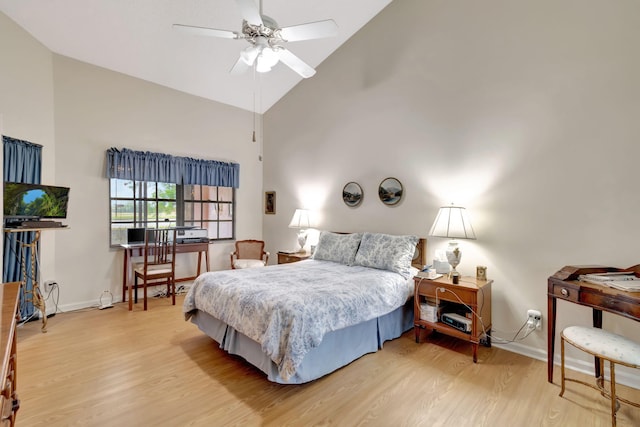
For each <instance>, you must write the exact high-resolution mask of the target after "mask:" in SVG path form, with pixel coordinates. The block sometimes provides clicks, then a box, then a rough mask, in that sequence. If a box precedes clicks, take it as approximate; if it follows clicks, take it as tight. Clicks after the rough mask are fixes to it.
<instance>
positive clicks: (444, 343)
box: [17, 297, 640, 427]
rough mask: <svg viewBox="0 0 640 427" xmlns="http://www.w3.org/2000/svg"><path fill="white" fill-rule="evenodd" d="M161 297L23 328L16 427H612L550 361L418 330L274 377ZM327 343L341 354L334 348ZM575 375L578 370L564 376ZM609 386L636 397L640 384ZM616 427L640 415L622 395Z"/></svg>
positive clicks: (593, 398)
mask: <svg viewBox="0 0 640 427" xmlns="http://www.w3.org/2000/svg"><path fill="white" fill-rule="evenodd" d="M181 303H182V298H181V297H179V298H178V301H177V305H176V306H171V305H170V303H169V301H168V300H167V299H155V298H154V299H151V301H150V305H149V310H148V311H147V312H143V311H142V310H141V307H136V309H135V310H134V311H133V312H129V311H128V310H127V305H126V304H116V306H115V307H114V308H112V309H109V310H102V311H100V310H85V311H79V312H73V313H58V314H56V316H55V317H53V318H51V319H49V324H48V332H47V333H45V334H43V333H41V332H40V325H39V324H38V323H37V322H32V323H28V324H26V325H23V326H21V327H20V328H19V329H18V393H19V396H20V399H21V408H20V410H19V411H18V418H17V422H18V425H19V426H20V425H23V426H96V427H102V426H329V425H330V426H391V425H393V426H397V425H399V426H453V425H455V426H580V427H587V426H608V425H610V418H609V405H608V401H607V400H606V399H605V398H603V397H602V396H600V395H599V394H598V393H597V392H595V391H594V390H591V389H588V388H586V387H583V386H579V385H577V384H571V383H570V384H568V386H567V392H566V393H565V396H564V397H563V398H561V397H559V396H558V393H559V391H560V387H559V385H558V381H559V376H560V375H559V370H557V372H556V378H557V379H556V384H549V383H547V381H546V365H545V363H543V362H540V361H537V360H533V359H530V358H527V357H524V356H520V355H517V354H515V353H511V352H508V351H505V350H501V349H498V348H495V347H494V348H485V347H481V348H480V349H479V354H478V357H479V363H477V364H474V363H473V362H472V360H471V348H470V346H469V345H468V344H467V343H464V342H462V341H460V340H455V339H452V338H449V337H445V336H442V335H437V336H433V335H432V336H426V335H424V336H423V337H422V340H421V343H420V344H416V343H415V341H414V338H413V331H409V332H408V333H406V334H404V335H403V336H402V337H400V338H398V339H396V340H393V341H390V342H387V343H385V345H384V349H383V350H381V351H379V352H377V353H374V354H369V355H366V356H363V357H362V358H360V359H358V360H356V361H354V362H353V363H351V364H350V365H348V366H346V367H344V368H342V369H340V370H338V371H336V372H334V373H332V374H330V375H328V376H325V377H323V378H321V379H319V380H316V381H313V382H311V383H307V384H303V385H280V384H274V383H271V382H269V381H267V379H266V377H265V375H264V374H262V373H261V372H260V371H258V370H257V369H256V368H254V367H252V366H251V365H249V364H248V363H246V362H245V361H244V360H242V359H241V358H238V357H235V356H231V355H228V354H227V353H226V352H224V351H222V350H220V349H219V348H218V347H217V343H215V342H214V341H213V340H211V339H210V338H208V337H206V336H205V335H204V334H202V333H201V332H200V331H199V330H198V328H197V327H196V326H195V325H193V324H191V323H190V322H185V320H184V317H183V315H182V311H181ZM139 306H141V304H139ZM336 351H339V349H337V350H336ZM571 374H572V375H574V376H582V377H583V379H587V378H588V377H587V376H586V375H581V374H579V373H575V372H571ZM618 392H619V393H620V394H623V393H624V394H623V395H625V397H628V398H631V399H632V400H636V401H640V391H638V390H633V389H629V388H628V387H623V386H619V390H618ZM618 425H619V426H637V425H640V410H639V409H637V408H633V407H630V406H628V405H622V407H621V409H620V411H619V413H618Z"/></svg>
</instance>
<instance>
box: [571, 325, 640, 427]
mask: <svg viewBox="0 0 640 427" xmlns="http://www.w3.org/2000/svg"><path fill="white" fill-rule="evenodd" d="M565 341H566V342H568V343H569V344H571V345H572V346H574V347H575V348H577V349H579V350H582V351H584V352H585V353H589V354H591V355H592V356H594V357H597V358H598V359H599V362H600V377H599V378H597V379H596V383H595V384H592V383H587V382H584V381H581V380H578V379H575V378H567V377H566V376H565V369H564V343H565ZM560 349H561V373H562V389H561V390H560V396H562V395H563V394H564V392H565V381H571V382H575V383H579V384H583V385H586V386H587V387H591V388H593V389H595V390H598V391H599V392H600V393H601V394H602V395H603V396H605V397H608V398H610V399H611V425H612V426H615V425H616V412H617V410H618V407H619V406H620V404H619V402H624V403H626V404H629V405H632V406H635V407H640V403H635V402H631V401H629V400H627V399H623V398H621V397H619V396H617V395H616V375H615V365H623V366H628V367H630V368H640V344H638V343H636V342H634V341H631V340H630V339H628V338H625V337H623V336H621V335H618V334H614V333H611V332H607V331H603V330H602V329H599V328H592V327H585V326H569V327H567V328H565V329H564V330H563V331H562V334H561V340H560ZM605 360H607V361H609V375H610V378H609V390H608V391H607V390H606V389H605V386H604V383H605V379H604V361H605Z"/></svg>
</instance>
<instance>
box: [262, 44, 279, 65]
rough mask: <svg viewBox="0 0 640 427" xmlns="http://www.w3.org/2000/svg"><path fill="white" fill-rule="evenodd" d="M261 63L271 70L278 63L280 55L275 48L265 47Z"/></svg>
mask: <svg viewBox="0 0 640 427" xmlns="http://www.w3.org/2000/svg"><path fill="white" fill-rule="evenodd" d="M260 62H264V63H266V64H265V65H266V66H267V67H269V68H271V67H273V66H274V65H276V64H277V63H278V54H277V53H276V52H275V50H274V49H273V48H271V47H265V48H264V49H262V52H261V53H260Z"/></svg>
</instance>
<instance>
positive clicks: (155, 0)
mask: <svg viewBox="0 0 640 427" xmlns="http://www.w3.org/2000/svg"><path fill="white" fill-rule="evenodd" d="M390 2H391V0H349V1H341V0H315V1H313V0H296V1H291V0H289V1H285V0H264V2H262V8H263V14H264V15H267V16H270V17H272V18H274V19H275V20H276V21H277V23H278V24H279V25H280V26H281V27H285V26H291V25H296V24H301V23H306V22H313V21H319V20H324V19H333V20H334V21H335V22H336V23H337V24H338V28H339V30H338V35H337V36H335V37H330V38H325V39H319V40H306V41H299V42H290V43H288V44H287V48H288V49H289V50H290V51H291V52H293V53H294V54H295V55H297V56H298V57H299V58H300V59H302V60H303V61H304V62H306V63H307V64H309V65H310V66H312V67H314V68H315V67H317V66H318V65H319V64H320V63H321V62H322V61H323V60H324V59H325V58H327V57H328V56H329V55H331V53H332V52H334V51H335V50H336V49H337V48H338V47H339V46H340V45H342V43H344V42H345V41H346V40H347V39H348V38H349V37H351V36H352V35H353V34H354V33H355V32H357V31H358V30H359V29H360V28H362V26H364V25H365V24H366V23H367V22H368V21H369V20H370V19H371V18H373V17H374V16H375V15H376V14H378V12H380V11H381V10H382V9H383V8H384V7H385V6H387V5H388V4H389V3H390ZM256 4H258V0H256ZM0 11H1V12H3V13H4V14H6V15H7V16H9V17H10V18H11V19H12V20H13V21H15V22H16V23H17V24H18V25H20V26H21V27H22V28H24V29H25V30H26V31H28V32H29V33H30V34H31V35H32V36H33V37H34V38H35V39H37V40H38V41H39V42H40V43H42V44H43V45H44V46H46V47H47V48H48V49H50V50H51V51H52V52H54V53H57V54H60V55H64V56H67V57H70V58H73V59H77V60H80V61H83V62H87V63H89V64H93V65H96V66H99V67H103V68H106V69H109V70H113V71H116V72H120V73H123V74H126V75H129V76H133V77H137V78H140V79H143V80H147V81H150V82H153V83H157V84H159V85H162V86H166V87H169V88H172V89H176V90H179V91H182V92H186V93H189V94H192V95H196V96H200V97H203V98H207V99H210V100H213V101H217V102H221V103H224V104H229V105H232V106H235V107H239V108H243V109H246V110H249V111H253V110H254V109H255V110H256V111H257V112H259V113H262V112H265V111H267V110H268V109H269V108H270V107H271V106H272V105H273V104H275V103H276V102H277V101H278V100H279V99H280V98H282V97H283V96H284V95H285V94H286V93H287V92H288V91H289V90H291V88H293V87H294V86H295V85H296V84H298V83H299V82H300V81H301V80H302V78H301V77H300V76H299V75H298V74H296V73H295V72H293V71H292V70H291V69H289V68H288V67H286V66H285V65H283V64H278V65H277V66H276V67H274V68H273V69H272V70H271V71H270V72H269V73H264V74H262V73H254V72H252V71H251V70H250V71H249V72H247V73H244V74H242V75H231V74H230V73H229V70H230V69H231V67H232V66H233V64H234V63H235V62H236V60H237V59H238V55H239V53H240V51H241V50H242V49H244V48H245V47H247V46H248V44H247V42H246V41H245V40H233V39H220V38H214V37H207V36H200V35H192V34H187V33H185V32H181V31H176V30H175V29H173V28H172V25H173V24H176V23H178V24H186V25H193V26H200V27H209V28H217V29H224V30H231V31H237V32H239V31H240V30H241V26H242V17H241V15H240V12H239V9H238V7H237V5H236V3H235V1H234V0H20V1H16V0H0ZM319 72H321V69H320V70H319ZM316 76H317V74H316ZM311 78H314V77H311ZM254 95H255V97H254ZM254 98H255V100H254Z"/></svg>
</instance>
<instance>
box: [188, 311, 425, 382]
mask: <svg viewBox="0 0 640 427" xmlns="http://www.w3.org/2000/svg"><path fill="white" fill-rule="evenodd" d="M191 322H193V323H194V324H196V325H197V326H198V328H199V329H200V330H201V331H202V332H204V333H205V334H207V335H208V336H210V337H211V338H213V339H214V340H215V341H216V342H218V343H219V344H220V348H221V349H223V350H225V351H227V352H228V353H229V354H235V355H238V356H241V357H242V358H244V359H245V360H246V361H248V362H249V363H251V364H252V365H254V366H256V367H257V368H258V369H260V370H261V371H262V372H264V373H265V374H267V378H268V379H269V381H273V382H276V383H280V384H302V383H306V382H309V381H313V380H315V379H317V378H320V377H322V376H324V375H327V374H329V373H331V372H333V371H335V370H336V369H338V368H340V367H342V366H345V365H348V364H349V363H351V362H353V361H354V360H356V359H358V358H359V357H361V356H363V355H365V354H367V353H374V352H376V351H378V350H379V349H381V348H382V344H383V343H384V342H385V341H388V340H391V339H394V338H398V337H399V336H400V335H402V334H403V333H404V332H406V331H408V330H409V329H411V328H412V327H413V298H411V299H410V301H408V302H407V303H406V304H405V305H404V306H402V307H399V308H397V309H396V310H394V311H392V312H391V313H388V314H385V315H384V316H381V317H378V318H375V319H371V320H369V321H366V322H364V323H359V324H357V325H354V326H350V327H348V328H343V329H339V330H337V331H332V332H329V333H328V334H326V335H325V336H324V338H323V339H322V343H321V344H320V346H318V347H316V348H314V349H313V350H311V351H310V352H309V353H307V354H306V355H305V357H304V359H303V361H302V363H301V364H300V366H299V367H298V369H297V370H296V373H295V375H293V376H292V377H291V378H289V380H288V381H284V380H283V379H282V377H280V374H279V373H278V367H277V366H276V364H275V363H274V362H273V361H272V360H271V359H270V358H269V356H267V355H266V354H265V353H263V352H262V349H261V347H260V344H259V343H257V342H256V341H254V340H252V339H251V338H249V337H247V336H246V335H244V334H242V333H240V332H238V331H236V330H235V329H234V328H232V327H230V326H228V325H227V324H225V323H224V322H222V321H220V320H218V319H216V318H215V317H212V316H211V315H209V314H207V313H205V312H203V311H200V310H197V311H195V312H194V313H193V316H191Z"/></svg>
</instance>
